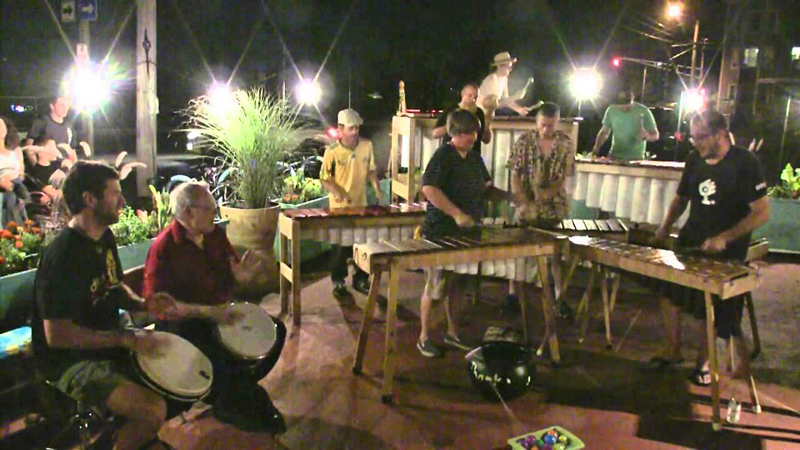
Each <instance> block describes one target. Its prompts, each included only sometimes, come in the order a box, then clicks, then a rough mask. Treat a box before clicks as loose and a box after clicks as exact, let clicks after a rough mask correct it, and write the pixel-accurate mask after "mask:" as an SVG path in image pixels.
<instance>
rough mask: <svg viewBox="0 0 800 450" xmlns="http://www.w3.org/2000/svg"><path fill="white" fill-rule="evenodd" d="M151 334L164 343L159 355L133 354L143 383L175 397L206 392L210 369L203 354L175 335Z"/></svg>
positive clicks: (196, 396)
mask: <svg viewBox="0 0 800 450" xmlns="http://www.w3.org/2000/svg"><path fill="white" fill-rule="evenodd" d="M154 333H156V335H157V337H158V339H160V340H161V341H163V342H164V345H163V348H162V351H161V352H160V354H158V355H146V354H142V353H135V354H134V360H135V362H136V366H137V367H138V368H139V370H140V371H141V372H142V375H143V378H144V379H145V381H146V382H147V384H150V385H152V387H154V388H155V389H156V390H157V391H159V392H162V393H164V394H166V395H168V396H170V397H172V398H176V399H178V400H199V399H201V398H203V397H204V396H205V395H206V394H208V391H209V390H211V381H212V379H213V372H214V370H213V368H212V366H211V361H210V360H209V359H208V358H207V357H206V355H204V354H203V352H201V351H200V349H198V348H197V347H195V346H194V345H193V344H192V343H191V342H189V341H187V340H186V339H184V338H182V337H180V336H178V335H175V334H171V333H165V332H163V331H155V332H154Z"/></svg>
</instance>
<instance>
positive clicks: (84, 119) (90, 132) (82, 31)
mask: <svg viewBox="0 0 800 450" xmlns="http://www.w3.org/2000/svg"><path fill="white" fill-rule="evenodd" d="M78 35H79V40H80V42H81V43H83V44H85V45H86V52H87V56H88V52H89V51H90V47H91V46H90V44H91V42H90V33H89V20H87V19H81V20H80V22H78ZM89 60H91V58H89ZM87 63H88V61H87ZM87 67H88V66H87ZM80 116H81V125H82V128H83V130H84V132H85V133H86V143H87V144H89V148H91V149H92V152H95V151H97V150H95V148H94V120H93V119H92V113H91V112H89V111H87V112H85V113H81V115H80Z"/></svg>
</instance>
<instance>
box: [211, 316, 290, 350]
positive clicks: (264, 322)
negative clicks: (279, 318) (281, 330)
mask: <svg viewBox="0 0 800 450" xmlns="http://www.w3.org/2000/svg"><path fill="white" fill-rule="evenodd" d="M229 308H233V309H234V310H237V311H239V312H241V313H242V315H243V317H242V318H241V319H239V320H237V321H236V322H233V323H229V324H218V325H217V332H218V334H219V340H220V343H222V345H223V346H224V347H225V348H226V349H228V351H230V352H231V353H233V354H234V355H236V356H238V357H240V358H243V359H250V360H252V359H262V358H264V357H266V356H267V355H268V354H269V352H270V351H271V350H272V347H273V346H274V345H275V340H276V339H277V336H278V328H277V326H276V325H275V322H274V321H273V320H272V317H270V315H269V314H267V312H266V311H264V310H263V309H262V308H261V307H260V306H258V305H254V304H252V303H235V304H233V305H230V306H229Z"/></svg>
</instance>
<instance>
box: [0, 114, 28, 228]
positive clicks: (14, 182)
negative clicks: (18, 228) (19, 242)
mask: <svg viewBox="0 0 800 450" xmlns="http://www.w3.org/2000/svg"><path fill="white" fill-rule="evenodd" d="M19 142H20V138H19V134H18V133H17V129H16V127H15V126H14V123H13V122H11V120H10V119H8V118H6V117H2V116H0V192H2V193H3V194H4V195H3V204H2V208H3V209H5V210H6V211H8V212H9V215H10V216H11V219H12V220H14V221H17V222H19V221H21V220H24V219H26V218H27V216H26V215H25V207H24V204H25V203H27V202H29V201H30V199H31V196H30V194H29V193H28V189H26V188H25V185H24V184H23V179H24V177H25V164H24V161H23V157H22V150H21V149H20V148H19Z"/></svg>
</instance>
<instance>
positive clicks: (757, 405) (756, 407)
mask: <svg viewBox="0 0 800 450" xmlns="http://www.w3.org/2000/svg"><path fill="white" fill-rule="evenodd" d="M737 328H739V335H740V336H741V333H742V330H741V327H740V326H738V325H737ZM741 339H742V341H743V342H744V338H741ZM733 341H734V340H733V338H731V339H729V340H728V346H729V349H728V352H729V353H730V355H731V372H732V373H734V372H736V351H735V345H734V343H733ZM747 364H748V371H747V372H748V373H747V377H748V379H747V384H748V388H749V390H750V403H751V404H752V405H753V407H752V411H753V413H755V414H761V402H759V400H758V391H757V390H756V379H755V378H754V377H753V375H752V374H751V372H750V371H751V370H752V367H751V366H750V361H748V363H747Z"/></svg>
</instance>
